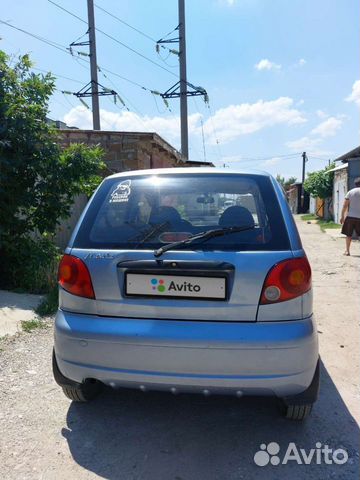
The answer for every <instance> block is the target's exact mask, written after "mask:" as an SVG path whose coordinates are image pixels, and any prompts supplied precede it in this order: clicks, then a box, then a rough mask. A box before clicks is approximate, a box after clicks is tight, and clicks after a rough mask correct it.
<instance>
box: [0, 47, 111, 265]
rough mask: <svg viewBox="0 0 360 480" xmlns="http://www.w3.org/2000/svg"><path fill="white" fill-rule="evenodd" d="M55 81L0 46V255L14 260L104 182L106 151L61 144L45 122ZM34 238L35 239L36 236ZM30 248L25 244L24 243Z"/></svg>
mask: <svg viewBox="0 0 360 480" xmlns="http://www.w3.org/2000/svg"><path fill="white" fill-rule="evenodd" d="M54 89H55V79H54V77H53V76H52V75H51V74H50V73H48V74H46V75H40V74H34V73H32V72H31V61H30V59H29V56H28V55H23V56H21V57H19V58H18V60H17V61H16V62H15V64H14V65H10V62H9V57H8V56H7V55H6V54H5V53H4V52H3V51H1V50H0V253H1V255H2V262H1V263H2V266H4V261H5V262H6V261H8V262H10V260H12V261H14V260H16V259H14V252H16V249H18V252H19V253H18V255H20V253H21V246H24V242H25V244H26V245H28V244H29V242H30V243H31V242H32V243H33V242H34V240H33V239H34V234H35V236H36V235H37V236H38V239H39V245H41V244H42V243H41V242H44V239H46V238H48V237H49V235H51V234H53V233H54V232H55V230H56V228H57V225H58V224H59V223H60V221H61V219H63V218H66V217H67V216H68V215H69V214H70V207H71V205H72V203H73V199H74V197H75V196H76V195H78V194H80V193H86V194H88V195H90V194H91V192H92V190H93V189H94V188H95V187H96V186H97V185H98V183H99V182H100V180H101V177H100V176H99V174H100V171H101V169H102V168H104V164H103V162H102V155H103V152H102V151H101V149H100V148H98V147H92V148H90V147H87V146H85V145H82V144H74V145H71V146H70V147H69V148H67V149H65V150H61V148H60V147H59V145H58V142H57V137H56V130H55V129H53V128H52V127H51V126H50V125H49V124H48V122H47V119H46V116H47V113H48V103H49V99H50V97H51V95H52V94H53V92H54ZM35 238H36V237H35ZM26 248H27V247H26Z"/></svg>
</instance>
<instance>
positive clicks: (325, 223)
mask: <svg viewBox="0 0 360 480" xmlns="http://www.w3.org/2000/svg"><path fill="white" fill-rule="evenodd" d="M300 218H301V220H304V222H309V221H311V220H316V221H315V222H314V223H316V224H317V225H319V227H320V228H321V230H322V231H323V232H325V230H326V229H328V228H333V229H339V228H341V225H340V224H339V223H335V222H333V221H332V220H323V219H322V218H319V217H318V216H317V215H314V214H313V213H307V214H306V215H301V217H300Z"/></svg>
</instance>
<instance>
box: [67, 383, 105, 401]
mask: <svg viewBox="0 0 360 480" xmlns="http://www.w3.org/2000/svg"><path fill="white" fill-rule="evenodd" d="M61 388H62V390H63V392H64V395H65V396H66V397H67V398H69V399H70V400H72V401H73V402H81V403H86V402H90V401H91V400H93V399H94V398H95V397H97V396H98V395H99V393H100V392H101V390H102V384H101V383H100V382H97V381H96V380H86V381H85V382H84V383H81V384H79V385H76V386H73V385H62V387H61Z"/></svg>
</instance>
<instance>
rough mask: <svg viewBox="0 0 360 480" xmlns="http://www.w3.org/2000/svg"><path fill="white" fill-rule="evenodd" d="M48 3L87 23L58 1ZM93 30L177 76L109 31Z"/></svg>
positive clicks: (96, 28)
mask: <svg viewBox="0 0 360 480" xmlns="http://www.w3.org/2000/svg"><path fill="white" fill-rule="evenodd" d="M48 2H49V3H52V4H53V5H55V6H56V7H57V8H60V9H61V10H63V11H64V12H66V13H68V14H69V15H71V16H72V17H74V18H77V19H78V20H79V21H81V22H82V23H85V24H86V25H87V22H86V21H85V20H83V19H82V18H81V17H79V16H78V15H76V14H75V13H73V12H71V11H70V10H67V9H66V8H64V7H62V6H61V5H59V4H58V3H56V2H54V1H53V0H48ZM95 30H96V31H98V32H100V33H102V34H103V35H105V36H106V37H107V38H110V39H111V40H112V41H114V42H116V43H118V44H119V45H121V46H122V47H124V48H126V49H128V50H130V51H131V52H133V53H135V54H136V55H138V56H139V57H141V58H143V59H144V60H147V61H148V62H150V63H152V64H153V65H156V66H157V67H159V68H161V69H162V70H164V71H166V72H168V73H170V75H173V76H175V77H177V75H176V74H175V73H174V72H172V71H171V70H168V69H167V68H165V67H164V66H162V65H160V64H159V63H157V62H154V60H151V58H149V57H147V56H146V55H144V54H142V53H141V52H138V51H137V50H135V49H134V48H132V47H130V46H129V45H127V44H126V43H124V42H122V41H121V40H119V39H117V38H115V37H113V36H112V35H110V34H109V33H107V32H104V30H101V29H100V28H98V27H95Z"/></svg>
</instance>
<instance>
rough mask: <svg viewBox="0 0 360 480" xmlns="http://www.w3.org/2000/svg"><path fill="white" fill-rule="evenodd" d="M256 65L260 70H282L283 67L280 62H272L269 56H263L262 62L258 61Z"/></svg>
mask: <svg viewBox="0 0 360 480" xmlns="http://www.w3.org/2000/svg"><path fill="white" fill-rule="evenodd" d="M254 67H255V68H256V70H259V71H261V70H280V69H281V65H280V64H278V63H274V62H271V61H270V60H268V59H267V58H263V59H262V60H260V62H259V63H256V64H255V65H254Z"/></svg>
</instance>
